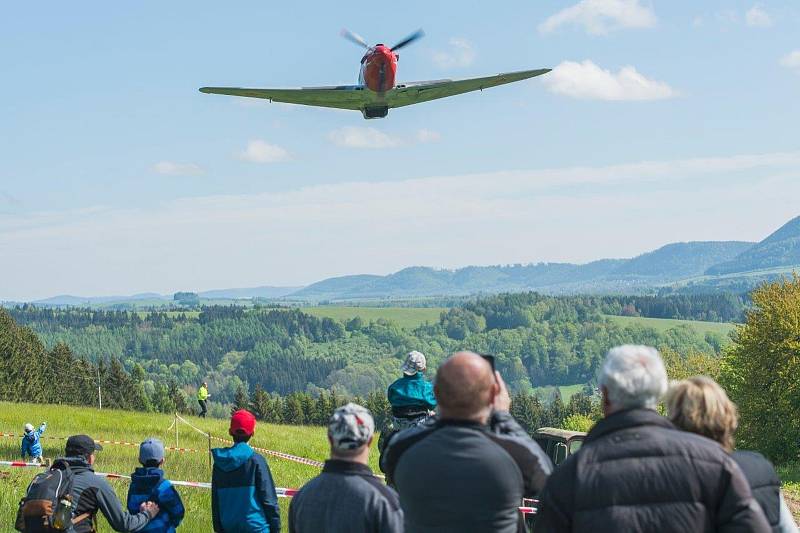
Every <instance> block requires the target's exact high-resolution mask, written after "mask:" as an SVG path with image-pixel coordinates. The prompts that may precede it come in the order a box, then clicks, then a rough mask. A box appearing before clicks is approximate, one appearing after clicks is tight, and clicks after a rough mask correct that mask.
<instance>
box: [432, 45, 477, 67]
mask: <svg viewBox="0 0 800 533" xmlns="http://www.w3.org/2000/svg"><path fill="white" fill-rule="evenodd" d="M449 45H450V46H449V48H447V49H446V50H438V51H436V52H434V54H433V62H434V63H435V64H436V65H437V66H438V67H439V68H443V69H449V68H463V67H468V66H470V65H471V64H472V62H473V61H475V49H474V48H473V47H472V44H470V42H469V41H467V40H466V39H462V38H460V37H454V38H452V39H450V42H449Z"/></svg>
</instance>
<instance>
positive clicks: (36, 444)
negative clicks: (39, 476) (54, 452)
mask: <svg viewBox="0 0 800 533" xmlns="http://www.w3.org/2000/svg"><path fill="white" fill-rule="evenodd" d="M46 428H47V422H42V424H41V425H40V426H39V428H38V429H35V430H34V429H33V424H31V423H30V422H29V423H27V424H25V428H24V429H25V433H24V435H22V446H21V450H20V453H21V454H22V460H23V461H24V460H25V459H27V458H28V457H30V458H31V460H32V461H33V462H34V463H43V462H44V457H42V443H41V442H40V440H39V439H40V438H41V436H42V433H44V430H45V429H46Z"/></svg>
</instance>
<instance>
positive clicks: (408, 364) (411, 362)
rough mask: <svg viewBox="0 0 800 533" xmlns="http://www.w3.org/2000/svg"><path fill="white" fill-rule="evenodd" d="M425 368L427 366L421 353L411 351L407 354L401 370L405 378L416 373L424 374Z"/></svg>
mask: <svg viewBox="0 0 800 533" xmlns="http://www.w3.org/2000/svg"><path fill="white" fill-rule="evenodd" d="M427 367H428V364H427V362H426V361H425V356H424V355H423V354H422V352H417V351H413V352H408V355H407V356H406V361H405V363H403V366H402V367H401V370H402V371H403V374H405V375H406V376H413V375H414V374H416V373H417V372H424V371H425V369H426V368H427Z"/></svg>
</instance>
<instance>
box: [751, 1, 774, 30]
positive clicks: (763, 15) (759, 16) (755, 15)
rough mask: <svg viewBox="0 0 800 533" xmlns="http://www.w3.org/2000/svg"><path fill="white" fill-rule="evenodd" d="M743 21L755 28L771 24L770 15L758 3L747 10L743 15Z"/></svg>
mask: <svg viewBox="0 0 800 533" xmlns="http://www.w3.org/2000/svg"><path fill="white" fill-rule="evenodd" d="M744 21H745V23H746V24H747V25H748V26H753V27H756V28H769V27H770V26H772V17H770V16H769V13H767V12H766V11H764V10H763V9H762V8H761V6H760V5H758V4H756V5H754V6H753V7H751V8H750V9H748V10H747V13H745V15H744Z"/></svg>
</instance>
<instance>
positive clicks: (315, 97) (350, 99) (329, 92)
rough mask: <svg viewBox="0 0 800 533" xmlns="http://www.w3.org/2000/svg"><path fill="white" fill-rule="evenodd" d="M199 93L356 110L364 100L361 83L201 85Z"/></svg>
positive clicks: (362, 105) (361, 105) (362, 104)
mask: <svg viewBox="0 0 800 533" xmlns="http://www.w3.org/2000/svg"><path fill="white" fill-rule="evenodd" d="M200 92H201V93H210V94H227V95H230V96H244V97H248V98H263V99H265V100H269V101H271V102H283V103H286V104H300V105H311V106H320V107H335V108H338V109H353V110H358V109H361V108H362V107H364V103H365V101H366V99H367V98H366V97H365V92H366V91H364V87H363V86H361V85H339V86H331V87H299V88H296V89H246V88H241V87H201V88H200Z"/></svg>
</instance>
